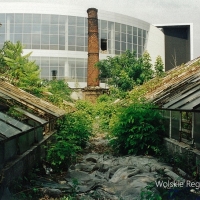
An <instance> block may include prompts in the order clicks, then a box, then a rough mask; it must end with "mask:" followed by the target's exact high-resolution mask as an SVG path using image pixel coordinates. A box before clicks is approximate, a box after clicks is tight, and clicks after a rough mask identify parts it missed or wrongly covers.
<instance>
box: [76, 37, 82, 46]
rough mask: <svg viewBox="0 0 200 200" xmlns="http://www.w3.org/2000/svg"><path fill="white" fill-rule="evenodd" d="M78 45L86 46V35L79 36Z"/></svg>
mask: <svg viewBox="0 0 200 200" xmlns="http://www.w3.org/2000/svg"><path fill="white" fill-rule="evenodd" d="M76 45H77V46H84V37H77V43H76Z"/></svg>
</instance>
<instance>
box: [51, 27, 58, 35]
mask: <svg viewBox="0 0 200 200" xmlns="http://www.w3.org/2000/svg"><path fill="white" fill-rule="evenodd" d="M50 34H58V25H50Z"/></svg>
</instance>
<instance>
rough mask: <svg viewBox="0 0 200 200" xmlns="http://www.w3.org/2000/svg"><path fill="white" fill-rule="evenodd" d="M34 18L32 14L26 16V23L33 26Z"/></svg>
mask: <svg viewBox="0 0 200 200" xmlns="http://www.w3.org/2000/svg"><path fill="white" fill-rule="evenodd" d="M32 18H33V15H32V14H24V23H29V24H31V23H32Z"/></svg>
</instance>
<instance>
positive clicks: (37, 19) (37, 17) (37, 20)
mask: <svg viewBox="0 0 200 200" xmlns="http://www.w3.org/2000/svg"><path fill="white" fill-rule="evenodd" d="M33 23H38V24H40V23H41V15H40V14H33Z"/></svg>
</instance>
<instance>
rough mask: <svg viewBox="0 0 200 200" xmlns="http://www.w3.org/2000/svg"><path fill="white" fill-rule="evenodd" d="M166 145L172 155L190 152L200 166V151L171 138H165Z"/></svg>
mask: <svg viewBox="0 0 200 200" xmlns="http://www.w3.org/2000/svg"><path fill="white" fill-rule="evenodd" d="M164 144H165V146H166V147H167V150H168V151H169V152H170V153H171V154H174V153H187V152H190V153H191V154H192V156H194V161H195V162H196V165H200V151H199V150H197V149H196V148H193V147H191V146H190V145H187V144H185V143H183V142H179V141H177V140H175V139H169V138H164ZM186 162H187V161H186Z"/></svg>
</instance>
